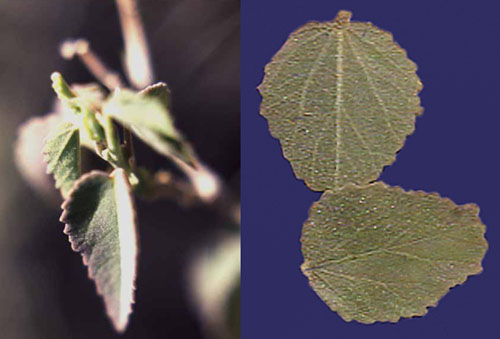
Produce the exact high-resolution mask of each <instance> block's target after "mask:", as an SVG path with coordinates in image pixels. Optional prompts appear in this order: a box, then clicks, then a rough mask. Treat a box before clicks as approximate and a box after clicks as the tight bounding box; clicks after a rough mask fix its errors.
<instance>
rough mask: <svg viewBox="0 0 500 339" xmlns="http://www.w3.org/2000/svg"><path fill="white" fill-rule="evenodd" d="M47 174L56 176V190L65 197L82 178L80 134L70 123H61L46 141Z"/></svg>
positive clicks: (44, 150) (44, 151)
mask: <svg viewBox="0 0 500 339" xmlns="http://www.w3.org/2000/svg"><path fill="white" fill-rule="evenodd" d="M43 153H44V160H45V162H46V163H47V172H48V173H52V174H53V175H54V179H55V181H56V188H58V189H60V190H61V193H62V195H63V196H64V197H66V196H67V195H68V192H69V191H70V190H71V188H72V187H73V185H74V183H75V181H76V180H78V178H79V177H80V133H79V130H78V128H77V127H76V126H75V125H73V124H72V123H70V122H62V123H60V124H59V125H58V126H57V127H56V128H55V129H54V131H53V132H52V133H50V134H49V136H48V137H47V139H46V141H45V147H44V149H43Z"/></svg>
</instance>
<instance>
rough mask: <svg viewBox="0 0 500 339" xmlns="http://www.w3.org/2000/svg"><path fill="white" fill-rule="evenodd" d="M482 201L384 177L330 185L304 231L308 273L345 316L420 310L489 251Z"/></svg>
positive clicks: (378, 317) (476, 267)
mask: <svg viewBox="0 0 500 339" xmlns="http://www.w3.org/2000/svg"><path fill="white" fill-rule="evenodd" d="M478 213H479V210H478V208H477V206H476V205H473V204H468V205H463V206H457V205H455V204H454V203H453V202H452V201H451V200H449V199H444V198H441V197H440V196H439V195H437V194H428V193H424V192H421V191H419V192H413V191H410V192H405V191H403V190H402V189H401V188H399V187H390V186H387V185H385V184H384V183H381V182H378V183H375V184H372V185H369V186H365V187H360V186H355V185H347V186H345V187H344V188H343V189H341V190H336V191H326V192H325V193H324V194H323V195H322V197H321V199H320V200H319V201H318V202H316V203H314V204H313V206H312V208H311V211H310V216H309V219H308V220H307V221H306V223H305V224H304V228H303V231H302V239H301V241H302V252H303V254H304V264H303V265H302V271H303V272H304V273H305V275H306V276H307V277H308V278H309V283H310V284H311V286H312V288H313V289H314V290H315V291H316V293H317V294H318V295H319V296H320V297H321V299H323V300H324V301H325V302H326V303H327V304H328V306H330V308H331V309H332V310H334V311H337V312H338V313H339V315H340V316H341V317H342V318H343V319H344V320H346V321H350V320H356V321H359V322H362V323H373V322H375V321H391V322H396V321H398V320H399V318H400V317H413V316H420V315H424V314H425V313H427V307H429V306H435V305H436V304H437V302H438V301H439V299H440V298H441V297H442V296H443V295H445V294H446V293H447V292H448V290H449V289H450V288H451V287H453V286H455V285H457V284H461V283H463V282H464V281H465V280H466V279H467V276H469V275H472V274H478V273H479V272H481V270H482V267H481V260H482V258H483V256H484V254H485V252H486V249H487V246H488V244H487V242H486V240H485V239H484V232H485V226H484V225H483V224H482V223H481V220H480V219H479V217H478Z"/></svg>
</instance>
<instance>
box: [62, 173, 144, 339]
mask: <svg viewBox="0 0 500 339" xmlns="http://www.w3.org/2000/svg"><path fill="white" fill-rule="evenodd" d="M62 208H63V210H64V212H63V214H62V216H61V221H62V222H63V223H65V224H66V227H65V229H64V233H66V234H67V235H68V236H69V240H70V242H71V245H72V248H73V250H74V251H77V252H80V253H81V254H82V256H83V263H84V264H85V265H87V266H88V269H89V276H90V278H92V279H93V280H95V283H96V286H97V292H98V293H99V294H100V295H102V296H103V298H104V303H105V306H106V311H107V314H108V316H109V318H110V319H111V321H112V323H113V325H114V327H115V329H116V330H117V331H118V332H123V331H124V330H125V328H126V326H127V322H128V317H129V315H130V313H131V312H132V306H131V304H132V303H133V300H134V282H135V277H136V266H137V263H136V260H137V237H136V218H135V208H134V203H133V200H132V196H131V192H130V185H129V183H128V181H127V175H126V173H125V171H124V170H122V169H120V168H118V169H115V170H114V171H113V173H111V175H108V174H107V173H104V172H100V171H93V172H90V173H88V174H85V175H83V176H82V177H81V178H80V180H78V182H77V183H76V184H75V188H74V189H73V191H72V192H71V194H70V196H69V197H68V199H67V200H66V201H65V202H64V204H63V206H62Z"/></svg>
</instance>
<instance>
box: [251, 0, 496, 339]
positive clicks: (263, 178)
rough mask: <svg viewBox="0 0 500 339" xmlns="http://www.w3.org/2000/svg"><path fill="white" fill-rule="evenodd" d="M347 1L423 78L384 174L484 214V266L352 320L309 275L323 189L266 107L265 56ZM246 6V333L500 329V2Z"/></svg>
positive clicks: (453, 333)
mask: <svg viewBox="0 0 500 339" xmlns="http://www.w3.org/2000/svg"><path fill="white" fill-rule="evenodd" d="M339 9H348V10H351V11H352V12H353V20H357V21H371V22H373V23H374V24H376V25H377V26H379V27H381V28H383V29H386V30H388V31H390V32H392V33H393V34H394V37H395V39H396V41H397V42H398V43H399V44H400V45H401V46H403V48H405V49H406V50H407V51H408V55H409V57H410V58H411V59H412V60H413V61H415V62H416V63H417V65H418V66H419V70H418V75H419V76H420V78H421V79H422V82H423V83H424V89H423V91H422V92H421V99H422V105H423V106H424V114H423V116H421V117H419V118H418V119H417V128H416V132H415V133H414V134H413V135H412V136H410V137H409V138H408V139H407V142H406V145H405V147H404V148H403V150H402V151H401V152H400V153H399V154H398V156H397V160H396V162H395V163H394V164H393V165H392V166H391V167H388V168H386V169H385V170H384V172H383V174H382V176H381V179H382V180H383V181H385V182H386V183H388V184H391V185H399V186H402V187H403V188H405V189H421V190H425V191H436V192H439V193H440V194H441V195H442V196H445V197H449V198H451V199H452V200H453V201H455V202H456V203H459V204H463V203H468V202H475V203H477V204H478V205H479V206H480V208H481V214H480V216H481V219H482V220H483V222H484V223H485V224H486V225H487V233H486V237H487V239H488V241H489V243H490V249H489V250H488V253H487V255H486V258H485V260H484V261H483V266H484V268H485V271H484V272H483V273H482V274H481V275H479V276H473V277H470V278H469V279H468V280H467V282H466V283H465V284H464V285H462V286H459V287H456V288H453V289H452V290H451V292H450V293H449V294H447V295H446V296H445V297H444V298H443V299H442V300H441V301H440V303H439V305H438V307H436V308H431V309H430V310H429V313H428V314H427V315H426V316H424V317H421V318H415V319H404V320H402V321H400V322H399V323H397V324H388V323H377V324H374V325H368V326H367V325H362V324H359V323H356V322H351V323H346V322H344V321H343V320H342V319H341V318H340V317H339V316H338V315H337V314H336V313H334V312H331V311H330V310H329V308H328V307H327V306H326V304H324V303H323V302H322V301H321V300H320V299H319V298H318V297H317V296H316V294H315V293H314V292H313V291H312V289H311V288H310V287H309V285H308V283H307V279H306V278H305V277H304V276H303V275H302V273H301V272H300V268H299V266H300V264H301V263H302V260H303V259H302V255H301V252H300V243H299V237H300V233H301V228H302V223H303V222H304V220H305V219H306V218H307V214H308V209H309V207H310V205H311V203H312V202H313V201H315V200H317V199H318V198H319V196H320V194H319V193H314V192H312V191H310V190H309V189H308V188H307V187H306V186H305V185H304V183H303V182H302V181H299V180H297V179H296V178H295V176H294V175H293V173H292V170H291V167H290V165H289V163H288V162H287V161H286V160H285V159H284V158H283V156H282V153H281V148H280V146H279V142H278V141H277V140H276V139H273V138H272V137H271V136H270V134H269V132H268V127H267V122H266V120H265V119H264V118H263V117H261V116H260V115H259V114H258V111H259V105H260V101H261V97H260V95H259V94H258V92H257V90H256V87H257V86H258V84H259V83H260V82H261V80H262V76H263V68H264V65H265V64H267V63H268V62H269V60H270V59H271V57H272V56H273V55H274V54H275V53H276V52H277V51H278V49H279V48H280V47H281V46H282V44H283V43H284V42H285V40H286V38H287V37H288V35H289V34H290V33H291V32H292V31H293V30H295V29H296V28H298V27H299V26H301V25H303V24H305V23H306V22H307V21H310V20H320V21H323V20H331V19H333V18H334V17H335V15H336V13H337V12H338V10H339ZM241 12H242V58H241V62H242V66H241V98H242V101H241V104H242V151H243V153H242V162H243V167H242V168H243V172H242V189H243V191H242V192H243V193H242V198H243V201H242V203H243V235H242V237H243V248H242V264H243V271H242V272H243V273H242V282H243V285H242V334H243V335H242V338H243V339H253V338H260V339H267V338H272V339H275V338H286V339H294V338H297V339H298V338H300V339H305V338H315V339H316V338H317V339H322V338H384V339H391V338H419V339H420V338H426V339H429V338H450V337H453V338H469V337H475V338H497V337H498V333H499V330H498V326H499V321H500V318H499V314H498V306H497V305H498V304H499V293H498V291H499V289H498V286H499V283H500V281H499V280H500V258H499V256H500V245H499V244H498V239H499V237H500V234H499V231H498V228H497V225H498V223H499V220H500V215H499V214H500V208H499V207H498V204H499V199H498V196H499V194H498V192H499V185H498V175H499V173H500V170H499V162H498V157H500V152H499V151H498V145H499V139H498V138H499V137H498V130H499V123H498V122H499V118H498V117H499V113H500V102H499V97H500V96H499V94H500V88H499V87H500V86H499V78H500V66H499V65H500V55H499V54H500V53H499V52H500V49H499V48H500V34H499V33H500V21H499V17H500V2H497V1H474V2H465V1H418V2H417V1H411V2H410V1H376V2H375V1H353V0H351V1H320V0H316V1H313V0H309V1H304V0H303V1H298V0H295V1H293V0H286V1H285V0H275V1H269V0H244V1H242V10H241Z"/></svg>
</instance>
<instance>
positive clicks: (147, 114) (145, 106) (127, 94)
mask: <svg viewBox="0 0 500 339" xmlns="http://www.w3.org/2000/svg"><path fill="white" fill-rule="evenodd" d="M103 112H104V114H106V115H109V116H111V117H113V118H115V119H116V120H118V121H119V122H121V123H122V124H124V125H125V126H127V127H132V126H134V127H140V128H146V129H149V130H151V131H155V132H156V133H160V134H162V135H164V136H166V137H169V138H173V139H176V138H177V137H178V136H179V133H178V132H177V130H176V129H175V126H174V121H173V120H172V118H171V117H170V112H168V111H167V109H166V108H165V106H164V104H163V103H162V101H161V100H159V99H158V98H157V97H152V96H149V97H147V96H144V95H141V94H139V93H135V92H132V91H129V90H126V89H122V90H120V91H116V92H115V93H113V95H112V96H111V98H110V99H109V100H108V101H107V102H106V103H105V104H104V107H103Z"/></svg>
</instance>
